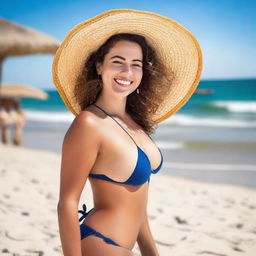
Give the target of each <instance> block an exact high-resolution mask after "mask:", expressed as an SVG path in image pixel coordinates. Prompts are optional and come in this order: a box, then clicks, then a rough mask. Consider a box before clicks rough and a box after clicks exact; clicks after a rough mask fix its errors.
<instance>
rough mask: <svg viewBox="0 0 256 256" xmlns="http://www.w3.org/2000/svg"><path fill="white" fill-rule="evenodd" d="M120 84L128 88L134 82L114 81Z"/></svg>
mask: <svg viewBox="0 0 256 256" xmlns="http://www.w3.org/2000/svg"><path fill="white" fill-rule="evenodd" d="M114 80H115V81H116V82H117V83H118V84H120V85H122V86H128V85H131V84H132V83H133V82H132V81H124V80H121V79H114Z"/></svg>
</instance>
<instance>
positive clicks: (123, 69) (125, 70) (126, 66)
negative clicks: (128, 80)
mask: <svg viewBox="0 0 256 256" xmlns="http://www.w3.org/2000/svg"><path fill="white" fill-rule="evenodd" d="M122 72H124V73H128V74H131V73H132V69H131V67H130V65H127V64H125V65H123V67H122Z"/></svg>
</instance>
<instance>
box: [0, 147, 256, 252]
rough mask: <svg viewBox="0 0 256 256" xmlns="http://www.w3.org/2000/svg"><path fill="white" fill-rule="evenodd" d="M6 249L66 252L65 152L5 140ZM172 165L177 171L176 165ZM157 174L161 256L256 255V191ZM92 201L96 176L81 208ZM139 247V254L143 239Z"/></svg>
mask: <svg viewBox="0 0 256 256" xmlns="http://www.w3.org/2000/svg"><path fill="white" fill-rule="evenodd" d="M0 152H1V154H0V176H1V179H0V187H1V190H0V193H1V194H0V197H1V199H0V200H1V205H0V248H1V251H0V254H1V255H16V256H18V255H19V256H25V255H26V256H30V255H31V256H32V255H40V256H42V255H50V256H54V255H62V252H61V245H60V238H59V234H58V224H57V213H56V205H57V200H58V189H59V165H60V154H59V153H57V152H56V153H54V152H50V151H46V150H44V151H43V150H35V149H27V148H24V147H20V148H18V147H14V146H11V145H8V146H3V145H1V144H0ZM169 171H170V170H169ZM167 172H168V169H167V168H166V167H165V166H164V165H163V168H162V170H161V173H160V174H158V175H153V176H152V178H151V183H150V190H149V198H150V200H149V204H148V215H149V220H150V226H151V229H152V233H153V236H154V238H155V241H156V243H157V247H158V249H159V252H160V255H161V256H172V255H175V256H193V255H201V256H206V255H209V256H210V255H218V256H236V255H246V256H255V253H256V190H255V189H252V188H246V187H242V186H238V185H227V184H218V183H209V182H200V181H192V180H188V179H185V178H179V177H174V176H171V175H165V174H166V173H167ZM83 203H86V204H87V206H88V208H91V207H92V194H91V190H90V184H89V182H87V183H86V186H85V189H84V191H83V194H82V196H81V200H80V204H79V205H80V208H81V206H82V204H83ZM133 251H134V253H135V255H136V256H139V255H140V254H139V250H138V246H137V244H136V245H135V247H134V250H133Z"/></svg>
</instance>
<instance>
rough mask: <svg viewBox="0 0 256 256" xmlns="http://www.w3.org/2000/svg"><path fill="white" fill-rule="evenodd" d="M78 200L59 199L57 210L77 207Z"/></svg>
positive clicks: (61, 210)
mask: <svg viewBox="0 0 256 256" xmlns="http://www.w3.org/2000/svg"><path fill="white" fill-rule="evenodd" d="M78 203H79V202H78V201H75V200H59V201H58V204H57V212H58V213H60V212H63V211H65V210H67V209H77V208H78Z"/></svg>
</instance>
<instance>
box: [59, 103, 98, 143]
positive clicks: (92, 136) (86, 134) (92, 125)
mask: <svg viewBox="0 0 256 256" xmlns="http://www.w3.org/2000/svg"><path fill="white" fill-rule="evenodd" d="M101 127H102V124H101V117H100V116H99V113H97V111H95V109H94V108H93V107H91V106H89V107H87V108H86V109H85V110H83V111H81V112H80V113H79V114H78V115H77V116H76V117H75V118H74V120H73V122H72V124H71V125H70V127H69V129H68V131H67V133H66V135H65V138H64V141H66V142H68V141H71V140H72V141H74V142H76V143H77V145H79V144H82V143H83V142H88V141H92V140H93V141H94V143H95V144H99V143H100V139H101V129H100V128H101Z"/></svg>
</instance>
